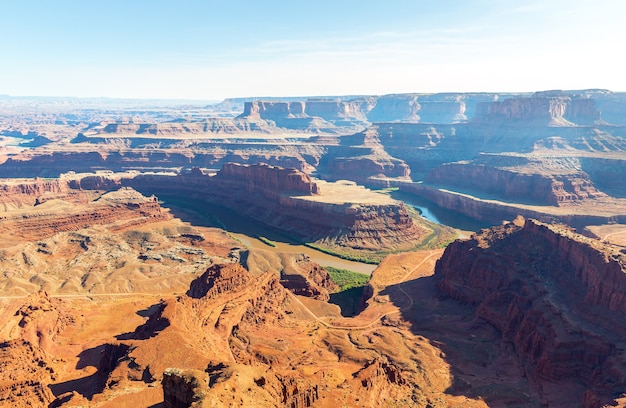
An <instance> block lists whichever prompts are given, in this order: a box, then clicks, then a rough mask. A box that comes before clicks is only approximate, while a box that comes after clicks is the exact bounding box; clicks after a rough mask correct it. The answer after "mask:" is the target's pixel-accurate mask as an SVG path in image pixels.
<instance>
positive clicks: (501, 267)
mask: <svg viewBox="0 0 626 408" xmlns="http://www.w3.org/2000/svg"><path fill="white" fill-rule="evenodd" d="M518 221H519V220H518ZM518 221H516V222H515V223H508V224H505V225H502V226H499V227H493V228H491V229H488V230H483V231H482V232H480V233H477V234H475V235H474V236H472V238H471V239H470V240H467V241H457V242H455V243H453V244H451V245H450V246H449V247H448V248H447V249H446V251H445V253H444V255H443V256H442V257H441V259H440V260H439V261H438V262H437V266H436V271H435V276H438V277H439V279H440V281H439V289H440V290H441V292H442V293H444V294H446V295H448V296H451V297H453V298H454V299H457V300H459V301H461V302H463V303H466V304H468V305H471V306H472V307H474V311H475V312H474V313H475V316H476V317H477V318H480V319H484V320H486V321H487V322H489V323H490V324H491V325H493V326H494V327H495V328H496V329H497V330H498V331H499V332H500V333H501V334H502V342H503V343H511V344H513V346H514V349H515V353H516V354H517V356H518V358H519V359H520V361H521V363H522V366H523V367H524V370H525V371H526V374H527V375H528V376H529V378H532V379H533V383H535V384H536V386H535V388H536V392H538V393H539V394H540V395H541V398H542V401H543V403H544V404H546V405H547V406H557V405H558V406H573V405H576V406H585V407H597V406H601V405H602V404H610V403H611V402H612V401H613V399H614V398H616V397H618V396H619V395H620V393H622V392H623V391H624V389H625V387H626V370H625V369H624V367H626V356H625V355H624V353H623V350H624V340H623V339H624V335H626V326H624V324H623V319H624V314H625V313H626V308H625V307H624V305H625V304H626V302H625V301H624V300H625V299H624V288H625V287H626V266H625V265H626V261H625V260H624V254H623V253H620V252H619V250H618V249H615V248H612V247H609V246H605V245H603V244H601V243H600V242H599V241H595V240H592V239H589V238H585V237H582V236H580V235H577V234H575V233H573V232H571V231H570V230H568V229H565V228H563V227H557V226H550V225H547V224H541V223H538V222H536V221H532V220H526V221H525V223H524V224H523V226H521V222H518ZM563 390H567V391H566V392H562V391H563Z"/></svg>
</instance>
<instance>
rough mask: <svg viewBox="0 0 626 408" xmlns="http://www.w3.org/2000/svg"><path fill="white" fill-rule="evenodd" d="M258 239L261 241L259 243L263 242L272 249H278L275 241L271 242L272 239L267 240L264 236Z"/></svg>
mask: <svg viewBox="0 0 626 408" xmlns="http://www.w3.org/2000/svg"><path fill="white" fill-rule="evenodd" d="M257 238H258V239H259V241H261V242H262V243H264V244H265V245H267V246H271V247H273V248H276V244H275V243H274V241H272V240H270V239H267V238H265V237H263V236H259V237H257Z"/></svg>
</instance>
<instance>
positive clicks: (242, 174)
mask: <svg viewBox="0 0 626 408" xmlns="http://www.w3.org/2000/svg"><path fill="white" fill-rule="evenodd" d="M224 180H226V182H227V183H230V184H231V186H233V187H236V188H240V189H243V190H246V191H247V192H249V193H259V194H262V195H263V196H265V197H267V198H270V199H277V198H278V197H279V196H280V195H281V194H297V195H319V194H320V188H319V186H318V185H317V184H315V183H314V182H313V181H312V180H311V177H309V176H308V175H306V174H304V173H302V172H301V171H298V170H296V169H285V168H282V167H276V166H270V165H268V164H264V163H262V164H258V165H256V166H245V165H239V164H235V163H227V164H225V165H224V166H223V167H222V169H221V170H220V171H219V173H218V174H217V175H216V177H215V181H216V182H217V183H220V182H222V181H224Z"/></svg>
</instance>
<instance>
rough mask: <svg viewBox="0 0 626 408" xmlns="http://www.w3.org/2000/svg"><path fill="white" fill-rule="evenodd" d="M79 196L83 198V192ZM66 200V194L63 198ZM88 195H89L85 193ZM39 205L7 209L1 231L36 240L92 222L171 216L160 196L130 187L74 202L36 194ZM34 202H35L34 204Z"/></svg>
mask: <svg viewBox="0 0 626 408" xmlns="http://www.w3.org/2000/svg"><path fill="white" fill-rule="evenodd" d="M78 197H81V196H80V195H79V196H78ZM61 198H63V199H65V198H66V197H64V196H63V197H61ZM85 198H86V196H85ZM34 200H35V203H33V204H37V205H36V206H32V207H30V208H28V207H27V208H25V209H24V210H23V211H13V212H7V213H6V215H4V216H1V217H0V232H1V233H4V234H13V235H14V236H15V237H19V238H21V239H29V240H36V239H42V238H45V237H50V236H53V235H54V234H56V233H59V232H63V231H76V230H79V229H81V228H86V227H89V226H92V225H102V224H111V223H113V222H115V221H131V220H134V222H136V223H137V224H142V223H145V222H153V221H156V220H166V219H170V218H171V215H170V214H169V213H167V212H164V211H162V210H161V207H160V205H159V203H158V201H157V200H156V198H147V197H144V196H142V195H141V194H139V193H137V192H136V191H134V190H132V189H128V188H123V189H120V190H118V191H113V192H109V193H106V194H104V195H102V196H101V197H100V198H99V200H98V201H95V202H94V201H92V202H88V201H87V200H86V199H85V200H84V202H82V203H80V204H82V205H72V204H71V201H70V202H69V203H66V202H64V201H62V200H59V197H58V196H52V197H47V196H46V195H43V196H41V197H34ZM33 204H31V205H33Z"/></svg>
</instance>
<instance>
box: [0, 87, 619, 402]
mask: <svg viewBox="0 0 626 408" xmlns="http://www.w3.org/2000/svg"><path fill="white" fill-rule="evenodd" d="M0 105H1V106H2V107H3V109H2V110H1V111H0V177H2V179H1V180H0V266H1V269H0V270H1V272H2V276H1V277H0V405H1V406H16V407H21V406H24V407H25V406H48V407H62V406H93V407H116V406H146V407H151V408H156V407H187V406H260V407H263V406H267V407H270V406H271V407H274V406H290V407H309V406H311V407H316V406H319V407H335V406H354V407H357V406H358V407H375V406H398V407H402V406H406V407H409V406H420V407H431V408H433V407H455V406H456V407H487V406H496V407H497V406H515V407H537V406H545V407H570V406H582V407H585V408H592V407H610V406H614V407H620V406H626V370H625V369H624V367H626V362H625V361H624V356H623V349H624V346H625V345H624V344H623V343H624V341H623V338H624V334H626V333H624V330H625V327H624V324H623V322H622V321H623V314H624V313H625V312H626V306H625V304H626V303H625V301H624V294H623V292H624V287H625V284H626V282H624V276H625V275H624V273H625V270H624V265H625V261H624V256H626V255H625V253H626V249H625V248H626V246H625V245H626V240H625V239H626V238H624V237H625V236H626V235H625V234H626V185H625V184H624V183H623V180H624V179H625V178H624V177H625V176H626V164H625V163H626V158H625V153H624V152H625V151H626V121H625V120H624V118H625V117H626V116H625V115H624V113H625V112H626V94H623V93H617V92H611V91H607V90H599V89H590V90H575V91H542V92H536V93H446V94H418V93H411V94H393V95H355V96H323V97H294V98H233V99H227V100H224V101H223V102H221V103H218V104H214V105H208V106H196V105H193V104H189V103H185V104H184V105H183V104H181V105H175V104H174V102H171V103H168V104H163V103H141V104H140V103H138V102H137V101H102V100H87V99H85V100H77V101H74V100H72V101H69V102H68V101H66V100H63V99H62V98H59V99H58V100H56V99H54V98H50V99H47V98H12V97H3V98H0ZM396 193H398V195H396ZM400 193H401V194H406V195H407V196H408V197H415V198H416V199H419V200H423V201H424V202H427V203H429V204H428V205H434V206H437V207H438V208H439V209H441V210H442V211H447V212H449V213H456V214H459V216H465V217H469V218H471V219H472V220H476V221H480V222H481V223H482V224H483V225H485V224H486V225H489V227H485V228H483V229H482V230H480V231H478V232H473V231H465V230H463V231H461V230H458V229H455V228H452V227H449V226H445V225H440V224H436V223H434V222H431V221H428V220H426V219H425V218H423V217H421V216H420V215H419V210H418V209H416V208H414V207H413V205H410V204H408V203H409V200H407V202H406V203H405V202H402V201H401V200H399V199H395V198H392V197H396V196H397V197H401V195H399V194H400ZM226 211H228V212H229V214H232V215H231V216H232V217H233V218H236V219H237V220H238V222H239V225H241V224H246V223H249V224H254V225H255V226H256V228H257V229H256V230H255V231H256V232H254V233H250V235H249V236H246V235H245V234H246V230H245V229H234V230H229V229H227V228H226V226H225V225H224V223H222V221H221V220H220V217H222V214H223V213H224V212H226ZM520 216H522V217H520ZM250 231H252V230H250ZM242 237H243V238H245V239H243V240H242ZM458 237H463V238H461V239H457V238H458ZM247 239H251V240H256V241H258V242H259V243H260V244H259V246H254V247H253V246H250V245H248V244H246V243H245V242H247V241H246V240H247ZM285 243H297V244H298V245H301V246H305V245H306V246H307V248H308V249H311V250H319V251H324V252H325V253H326V254H332V255H335V256H336V257H343V258H348V259H352V260H353V261H361V262H364V261H365V262H371V263H373V264H375V266H372V269H373V272H371V276H365V277H364V280H362V281H360V282H363V281H365V280H366V283H365V284H363V283H359V284H357V285H356V286H342V285H344V283H342V281H341V280H340V279H339V278H338V276H341V274H348V275H346V276H350V275H349V273H350V272H349V271H341V270H340V269H339V270H337V268H336V267H331V265H330V264H326V263H318V262H316V261H314V260H313V259H312V258H311V257H310V256H308V255H305V254H303V253H300V252H298V251H288V250H285V251H283V250H278V249H276V246H280V248H285V247H284V246H282V245H283V244H285ZM370 270H371V269H370ZM368 273H369V272H368ZM338 274H339V275H338ZM362 278H363V277H362Z"/></svg>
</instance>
